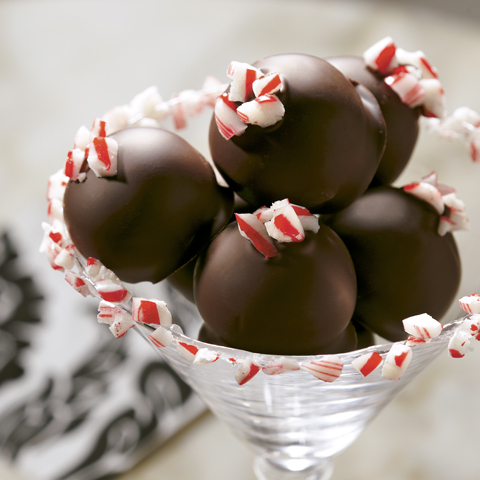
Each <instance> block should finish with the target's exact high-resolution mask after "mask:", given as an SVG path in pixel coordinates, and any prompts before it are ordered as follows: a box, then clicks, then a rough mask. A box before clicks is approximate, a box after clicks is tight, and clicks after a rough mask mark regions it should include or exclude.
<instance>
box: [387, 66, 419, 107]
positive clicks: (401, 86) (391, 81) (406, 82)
mask: <svg viewBox="0 0 480 480" xmlns="http://www.w3.org/2000/svg"><path fill="white" fill-rule="evenodd" d="M384 81H385V83H386V84H387V85H388V86H389V87H390V88H391V89H392V90H393V91H394V92H395V93H396V94H397V95H398V96H399V97H400V100H401V101H402V102H403V103H405V104H407V105H408V106H409V107H411V108H414V107H418V106H419V105H421V104H422V103H423V101H424V98H425V89H424V88H423V86H422V84H421V83H420V81H419V79H418V77H417V76H416V75H414V74H413V73H410V72H409V71H408V70H407V69H406V68H405V67H397V68H395V69H394V71H393V73H392V74H391V75H390V76H388V77H386V78H385V80H384Z"/></svg>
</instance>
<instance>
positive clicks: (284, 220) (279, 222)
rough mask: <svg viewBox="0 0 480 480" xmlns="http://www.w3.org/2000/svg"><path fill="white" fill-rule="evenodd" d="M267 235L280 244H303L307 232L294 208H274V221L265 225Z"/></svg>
mask: <svg viewBox="0 0 480 480" xmlns="http://www.w3.org/2000/svg"><path fill="white" fill-rule="evenodd" d="M265 228H266V229H267V233H268V234H269V235H270V236H271V237H272V238H274V239H275V240H277V241H279V242H302V241H303V240H305V231H304V230H303V226H302V223H301V222H300V219H299V218H298V215H297V214H296V213H295V210H294V209H293V207H292V206H291V205H290V204H288V205H285V206H282V207H280V208H274V210H273V215H272V219H271V220H270V221H268V222H266V223H265Z"/></svg>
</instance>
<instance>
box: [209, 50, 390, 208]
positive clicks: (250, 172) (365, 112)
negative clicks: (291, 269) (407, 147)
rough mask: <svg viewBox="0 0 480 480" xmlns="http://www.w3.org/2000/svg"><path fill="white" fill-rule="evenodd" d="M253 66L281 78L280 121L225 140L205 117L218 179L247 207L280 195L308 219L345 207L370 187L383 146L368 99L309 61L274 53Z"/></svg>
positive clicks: (325, 66) (377, 114) (379, 122)
mask: <svg viewBox="0 0 480 480" xmlns="http://www.w3.org/2000/svg"><path fill="white" fill-rule="evenodd" d="M253 66H254V67H256V68H258V69H260V70H261V71H262V72H263V73H265V74H268V73H271V72H278V73H280V75H281V77H282V80H283V87H282V90H281V91H280V92H278V93H277V96H278V97H279V99H280V100H281V101H282V103H283V104H284V107H285V115H284V117H283V119H282V120H281V121H279V122H278V123H277V124H275V125H272V126H270V127H267V128H262V127H260V126H257V125H249V126H248V127H247V129H246V131H245V132H244V133H243V134H242V135H240V136H234V137H232V138H231V139H230V140H225V139H224V138H223V137H222V135H221V134H220V132H219V130H218V127H217V125H216V123H215V119H212V123H211V125H210V137H209V142H210V152H211V155H212V158H213V160H214V162H215V165H216V166H217V168H218V170H219V171H220V173H221V175H222V176H223V177H224V178H225V180H226V181H227V183H228V184H229V185H230V186H231V187H232V188H233V190H235V192H237V193H238V195H239V196H240V197H241V198H243V199H244V200H245V201H246V202H247V203H248V204H250V205H252V206H261V205H270V204H271V203H272V202H274V201H276V200H278V199H279V198H286V197H287V198H289V199H290V201H291V202H292V203H295V204H298V205H302V206H305V207H306V208H308V209H309V210H310V211H312V212H313V213H319V212H327V213H328V212H334V211H338V210H340V209H342V208H344V207H346V206H347V205H349V204H350V203H351V202H352V201H353V200H354V199H355V198H357V197H358V196H359V195H361V194H362V193H363V192H364V191H365V190H366V188H367V187H368V185H369V184H370V182H371V180H372V178H373V175H374V174H375V172H376V170H377V167H378V164H379V161H380V157H381V154H382V152H383V149H384V145H385V124H384V121H383V116H382V115H381V111H380V108H379V106H378V104H377V101H376V100H375V97H374V96H373V95H372V94H371V93H370V92H369V91H368V90H367V89H365V88H362V87H359V90H357V89H356V88H355V86H354V85H353V84H352V83H351V82H350V81H349V80H347V79H346V77H345V76H344V75H343V74H342V73H340V72H339V71H338V70H337V69H336V68H334V67H333V66H332V65H331V64H329V63H328V62H326V61H325V60H322V59H320V58H317V57H314V56H310V55H300V54H285V55H276V56H272V57H268V58H265V59H263V60H260V61H258V62H256V63H254V64H253Z"/></svg>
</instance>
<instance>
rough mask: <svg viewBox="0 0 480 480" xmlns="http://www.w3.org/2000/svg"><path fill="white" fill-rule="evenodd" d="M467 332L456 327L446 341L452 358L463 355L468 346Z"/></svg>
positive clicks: (468, 335)
mask: <svg viewBox="0 0 480 480" xmlns="http://www.w3.org/2000/svg"><path fill="white" fill-rule="evenodd" d="M470 338H471V335H470V334H469V332H466V331H464V330H463V329H462V328H457V330H455V333H454V334H453V337H452V338H451V339H450V341H449V342H448V353H449V354H450V356H451V357H452V358H462V357H464V356H465V355H466V354H467V352H468V350H469V348H470Z"/></svg>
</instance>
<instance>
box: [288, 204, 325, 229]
mask: <svg viewBox="0 0 480 480" xmlns="http://www.w3.org/2000/svg"><path fill="white" fill-rule="evenodd" d="M292 207H293V210H294V211H295V213H296V214H297V216H298V219H299V220H300V223H301V224H302V227H303V229H304V230H307V231H312V232H313V233H317V232H318V231H319V230H320V224H319V223H318V218H317V217H316V216H315V215H313V213H310V211H309V210H308V209H307V208H305V207H301V206H299V205H293V204H292Z"/></svg>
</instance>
